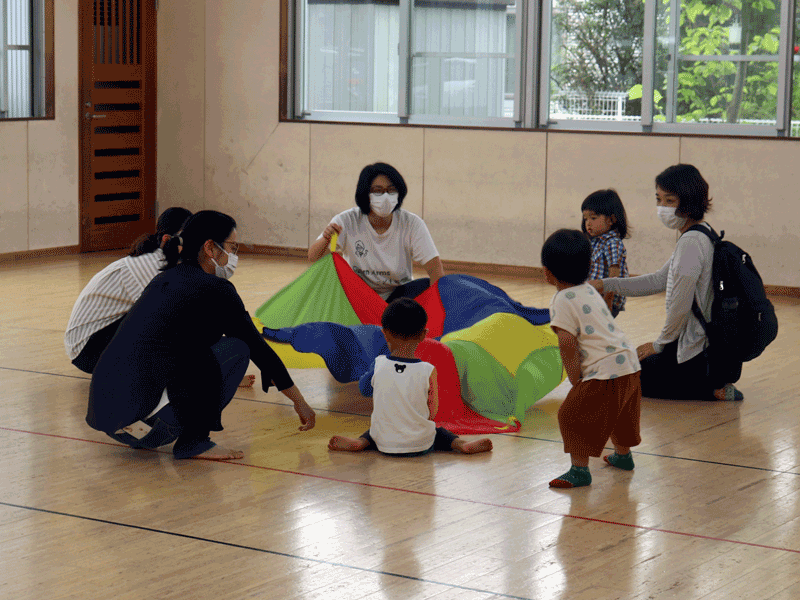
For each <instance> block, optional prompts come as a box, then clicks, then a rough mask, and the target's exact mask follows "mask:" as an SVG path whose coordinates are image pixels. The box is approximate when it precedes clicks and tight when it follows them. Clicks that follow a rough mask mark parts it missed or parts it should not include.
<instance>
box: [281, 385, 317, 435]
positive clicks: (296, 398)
mask: <svg viewBox="0 0 800 600" xmlns="http://www.w3.org/2000/svg"><path fill="white" fill-rule="evenodd" d="M281 394H283V395H284V396H286V397H287V398H289V400H291V401H292V403H293V404H294V411H295V412H296V413H297V416H298V417H300V423H301V425H300V427H298V429H299V430H300V431H308V430H309V429H311V428H312V427H314V425H315V424H316V422H317V413H315V412H314V409H313V408H311V407H310V406H309V405H308V402H306V399H305V398H303V394H301V393H300V390H299V389H298V388H297V386H296V385H293V386H292V387H290V388H286V389H285V390H281Z"/></svg>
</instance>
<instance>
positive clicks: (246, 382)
mask: <svg viewBox="0 0 800 600" xmlns="http://www.w3.org/2000/svg"><path fill="white" fill-rule="evenodd" d="M255 382H256V376H255V375H245V376H244V379H242V382H241V383H240V384H239V387H240V388H251V387H253V384H254V383H255Z"/></svg>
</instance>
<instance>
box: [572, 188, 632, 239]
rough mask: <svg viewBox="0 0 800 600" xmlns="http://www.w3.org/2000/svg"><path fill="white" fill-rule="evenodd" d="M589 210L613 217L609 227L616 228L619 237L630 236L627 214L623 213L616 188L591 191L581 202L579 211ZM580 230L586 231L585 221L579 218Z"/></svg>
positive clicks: (623, 209) (623, 208) (620, 199)
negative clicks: (613, 221) (614, 220)
mask: <svg viewBox="0 0 800 600" xmlns="http://www.w3.org/2000/svg"><path fill="white" fill-rule="evenodd" d="M584 210H590V211H592V212H593V213H596V214H598V215H604V216H606V217H614V219H616V222H615V223H614V224H613V225H612V226H611V229H616V230H617V231H618V232H619V237H621V238H622V239H625V238H626V237H629V236H630V227H628V215H627V214H625V207H624V206H623V205H622V198H620V197H619V194H618V193H617V191H616V190H610V189H609V190H597V191H596V192H592V193H591V194H589V195H588V196H587V197H586V200H584V201H583V204H581V212H583V211H584ZM581 231H583V233H586V223H585V222H584V221H583V219H581Z"/></svg>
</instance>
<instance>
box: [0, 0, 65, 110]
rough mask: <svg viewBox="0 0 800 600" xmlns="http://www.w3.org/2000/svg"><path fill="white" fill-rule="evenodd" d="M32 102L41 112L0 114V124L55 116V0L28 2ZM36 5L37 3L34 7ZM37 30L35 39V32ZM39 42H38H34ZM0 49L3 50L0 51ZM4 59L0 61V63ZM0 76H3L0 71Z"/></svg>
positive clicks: (0, 3)
mask: <svg viewBox="0 0 800 600" xmlns="http://www.w3.org/2000/svg"><path fill="white" fill-rule="evenodd" d="M6 2H7V0H5V1H3V0H0V10H4V9H5V4H6ZM30 4H31V21H32V24H31V30H32V31H31V46H32V49H31V54H32V57H31V67H32V68H31V71H32V75H31V77H32V79H33V82H32V83H31V88H32V89H31V101H32V104H34V105H35V106H38V107H40V109H41V113H42V114H41V115H33V116H28V117H2V116H0V123H5V122H15V121H52V120H54V119H55V117H56V114H55V43H54V37H55V36H54V32H55V22H54V21H55V12H54V0H39V1H38V2H36V1H35V0H32V1H31V3H30ZM35 5H36V6H35ZM36 29H39V31H40V32H41V37H40V38H38V39H37V36H35V35H34V31H35V30H36ZM37 42H38V43H37ZM0 52H2V50H0ZM1 65H5V60H4V59H3V60H2V61H0V66H1ZM0 77H5V74H4V73H3V72H0Z"/></svg>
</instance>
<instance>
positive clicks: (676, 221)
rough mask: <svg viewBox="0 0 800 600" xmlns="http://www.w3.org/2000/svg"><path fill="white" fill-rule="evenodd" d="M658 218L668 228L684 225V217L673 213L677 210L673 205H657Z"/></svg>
mask: <svg viewBox="0 0 800 600" xmlns="http://www.w3.org/2000/svg"><path fill="white" fill-rule="evenodd" d="M656 210H657V211H658V218H659V219H661V222H662V223H663V224H664V225H666V226H667V227H669V228H670V229H680V228H681V227H683V226H684V225H686V217H679V216H678V215H676V214H675V211H676V210H677V209H676V208H675V207H674V206H657V207H656Z"/></svg>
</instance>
